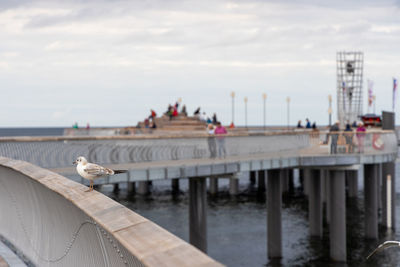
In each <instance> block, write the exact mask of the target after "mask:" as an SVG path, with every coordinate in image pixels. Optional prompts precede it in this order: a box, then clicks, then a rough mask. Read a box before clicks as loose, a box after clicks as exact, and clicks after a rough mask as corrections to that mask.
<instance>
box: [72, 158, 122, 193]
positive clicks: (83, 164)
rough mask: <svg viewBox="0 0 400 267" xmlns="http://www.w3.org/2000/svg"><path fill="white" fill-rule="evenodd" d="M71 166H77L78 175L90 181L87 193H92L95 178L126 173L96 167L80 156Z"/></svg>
mask: <svg viewBox="0 0 400 267" xmlns="http://www.w3.org/2000/svg"><path fill="white" fill-rule="evenodd" d="M73 164H77V166H76V170H77V172H78V173H79V175H80V176H82V177H83V178H85V179H88V180H89V181H90V186H89V190H87V191H93V180H94V179H97V178H100V177H103V176H108V175H114V174H118V173H124V172H127V171H126V170H112V169H109V168H106V167H103V166H100V165H97V164H94V163H90V162H88V161H87V160H86V159H85V158H84V157H82V156H80V157H78V158H77V159H76V160H75V161H74V162H73ZM87 191H86V192H87Z"/></svg>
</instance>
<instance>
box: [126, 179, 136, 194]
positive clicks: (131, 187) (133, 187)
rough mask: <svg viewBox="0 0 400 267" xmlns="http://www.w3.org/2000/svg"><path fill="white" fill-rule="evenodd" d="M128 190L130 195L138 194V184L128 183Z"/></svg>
mask: <svg viewBox="0 0 400 267" xmlns="http://www.w3.org/2000/svg"><path fill="white" fill-rule="evenodd" d="M127 190H128V194H129V195H134V194H135V193H136V184H135V182H128V184H127Z"/></svg>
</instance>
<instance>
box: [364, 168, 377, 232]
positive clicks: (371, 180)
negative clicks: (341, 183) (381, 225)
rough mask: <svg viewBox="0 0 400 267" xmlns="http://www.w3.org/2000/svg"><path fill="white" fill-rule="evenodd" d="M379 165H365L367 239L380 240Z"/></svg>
mask: <svg viewBox="0 0 400 267" xmlns="http://www.w3.org/2000/svg"><path fill="white" fill-rule="evenodd" d="M377 168H378V165H377V164H365V165H364V206H365V237H366V238H371V239H378V193H377V192H378V191H377V189H376V187H377V185H378V177H377Z"/></svg>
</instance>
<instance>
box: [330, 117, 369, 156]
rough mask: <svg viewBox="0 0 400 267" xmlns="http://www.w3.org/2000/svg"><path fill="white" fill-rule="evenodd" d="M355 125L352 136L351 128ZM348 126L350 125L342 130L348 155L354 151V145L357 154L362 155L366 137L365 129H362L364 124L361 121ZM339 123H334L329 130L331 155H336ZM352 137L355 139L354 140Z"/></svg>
mask: <svg viewBox="0 0 400 267" xmlns="http://www.w3.org/2000/svg"><path fill="white" fill-rule="evenodd" d="M355 125H357V129H356V131H355V132H356V133H355V135H354V131H353V129H352V126H353V128H354V126H355ZM352 126H350V123H347V124H346V128H345V129H344V133H343V135H344V138H345V140H346V145H347V146H348V153H354V152H355V151H354V150H355V149H354V148H355V143H356V144H357V150H358V153H364V141H365V135H366V129H365V127H364V123H362V122H361V121H360V122H358V124H357V123H353V125H352ZM339 131H340V128H339V121H336V122H335V124H333V125H332V126H331V127H330V129H329V132H330V134H329V135H330V136H331V154H336V153H337V143H338V139H339V134H340V133H339ZM354 136H355V137H356V139H354Z"/></svg>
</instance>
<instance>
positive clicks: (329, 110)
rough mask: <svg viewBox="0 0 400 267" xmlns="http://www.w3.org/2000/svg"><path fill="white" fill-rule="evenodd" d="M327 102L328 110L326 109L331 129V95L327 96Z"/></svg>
mask: <svg viewBox="0 0 400 267" xmlns="http://www.w3.org/2000/svg"><path fill="white" fill-rule="evenodd" d="M328 101H329V108H328V114H329V127H331V125H332V95H328Z"/></svg>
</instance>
